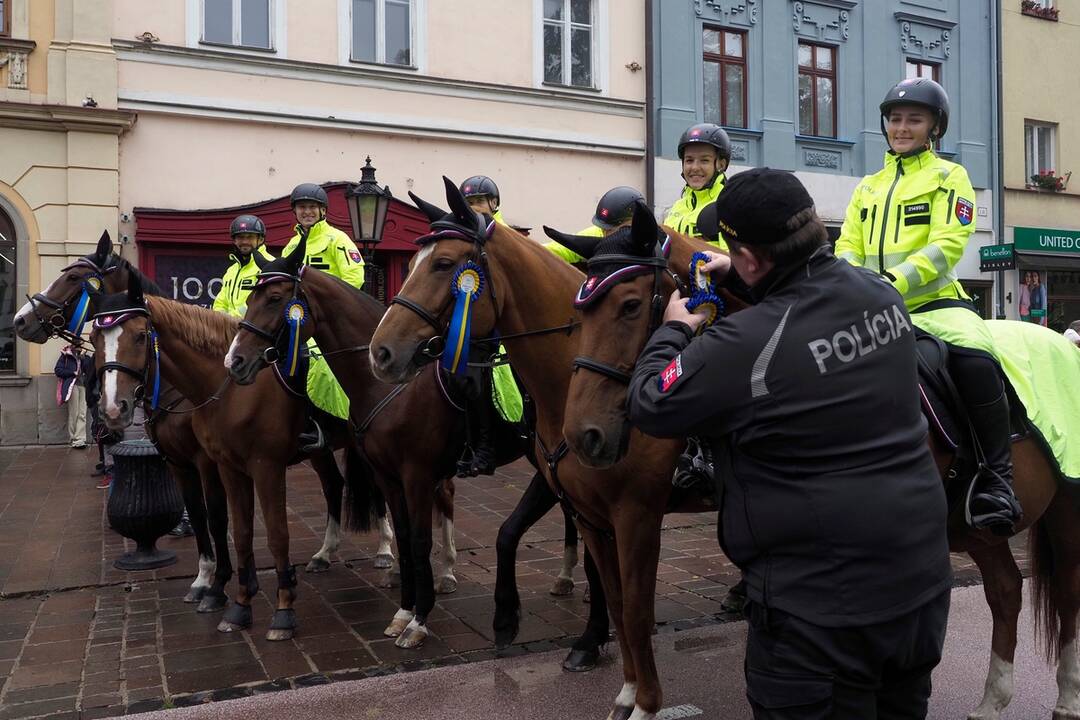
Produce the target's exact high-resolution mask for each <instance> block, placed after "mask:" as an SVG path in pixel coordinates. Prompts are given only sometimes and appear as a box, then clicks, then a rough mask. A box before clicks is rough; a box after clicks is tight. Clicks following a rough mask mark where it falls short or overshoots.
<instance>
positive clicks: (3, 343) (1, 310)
mask: <svg viewBox="0 0 1080 720" xmlns="http://www.w3.org/2000/svg"><path fill="white" fill-rule="evenodd" d="M15 259H16V258H15V223H13V222H12V221H11V218H10V217H8V215H7V213H5V212H4V210H3V209H2V208H0V373H4V372H14V371H15V329H14V327H13V323H12V321H13V320H14V318H15V310H16V308H17V307H18V294H19V291H18V285H17V284H16V282H15Z"/></svg>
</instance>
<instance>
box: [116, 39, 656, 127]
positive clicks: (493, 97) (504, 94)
mask: <svg viewBox="0 0 1080 720" xmlns="http://www.w3.org/2000/svg"><path fill="white" fill-rule="evenodd" d="M113 47H114V48H115V49H116V53H117V58H118V59H119V60H121V61H125V62H143V63H151V64H156V65H168V66H173V67H184V68H195V69H203V70H212V71H217V72H232V73H237V74H241V75H247V76H252V75H254V76H262V77H277V78H283V79H288V80H303V81H308V82H321V83H329V84H334V85H352V86H357V87H370V88H377V89H381V90H391V91H397V92H407V93H415V94H426V95H440V96H444V97H456V98H464V99H472V100H483V101H487V102H503V103H511V104H514V105H533V106H537V107H545V108H554V109H559V110H571V111H577V112H587V113H595V114H601V115H618V116H623V117H636V118H644V116H645V103H644V101H639V100H624V99H619V98H611V97H605V96H602V95H595V94H592V93H591V92H589V91H573V90H559V89H552V88H529V87H520V86H516V85H499V84H495V83H485V82H475V81H472V80H457V79H451V78H441V77H434V76H431V75H422V74H419V73H417V72H416V71H410V70H396V69H392V68H388V67H387V68H383V67H373V66H370V65H347V66H346V65H331V64H326V63H313V62H305V61H302V60H293V59H287V58H279V57H264V56H249V55H237V54H236V53H231V52H227V51H220V50H213V49H210V48H204V47H200V48H189V47H182V46H179V45H163V44H161V43H153V44H148V43H143V42H135V41H131V40H123V39H120V38H114V39H113Z"/></svg>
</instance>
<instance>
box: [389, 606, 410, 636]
mask: <svg viewBox="0 0 1080 720" xmlns="http://www.w3.org/2000/svg"><path fill="white" fill-rule="evenodd" d="M412 619H413V615H412V613H409V612H403V611H401V610H399V611H398V613H397V614H396V615H394V619H393V620H391V621H390V624H389V625H387V626H386V629H385V630H383V635H385V636H386V637H392V638H396V637H398V636H399V635H401V633H403V632H405V628H407V627H409V623H411V622H412Z"/></svg>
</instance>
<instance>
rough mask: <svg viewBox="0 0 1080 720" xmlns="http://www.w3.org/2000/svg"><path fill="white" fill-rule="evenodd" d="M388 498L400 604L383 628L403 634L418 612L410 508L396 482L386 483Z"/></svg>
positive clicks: (388, 632) (394, 634)
mask: <svg viewBox="0 0 1080 720" xmlns="http://www.w3.org/2000/svg"><path fill="white" fill-rule="evenodd" d="M386 501H387V503H388V504H389V505H390V517H391V519H392V520H393V521H394V533H395V534H396V535H397V544H398V557H399V558H400V562H401V606H400V607H399V608H398V611H397V612H396V613H394V618H393V620H391V621H390V624H389V625H387V626H386V629H385V630H383V635H385V636H387V637H392V638H396V637H400V636H401V633H403V632H404V631H405V628H407V627H408V626H409V623H411V622H412V620H413V618H414V617H415V616H416V575H415V573H414V572H413V569H412V566H413V555H412V539H411V536H410V532H409V508H408V505H407V504H406V502H405V491H404V489H403V488H402V487H401V486H400V485H399V484H398V483H396V482H394V483H389V484H387V487H386Z"/></svg>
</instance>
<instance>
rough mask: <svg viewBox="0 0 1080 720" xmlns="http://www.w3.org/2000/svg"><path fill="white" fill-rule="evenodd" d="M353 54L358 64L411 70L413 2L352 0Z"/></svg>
mask: <svg viewBox="0 0 1080 720" xmlns="http://www.w3.org/2000/svg"><path fill="white" fill-rule="evenodd" d="M351 2H352V5H351V12H352V52H351V55H350V57H351V58H352V59H353V60H355V61H357V62H370V63H379V64H382V65H403V66H406V67H412V66H413V65H415V62H414V59H413V18H414V17H415V15H416V7H415V5H416V0H351Z"/></svg>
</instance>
